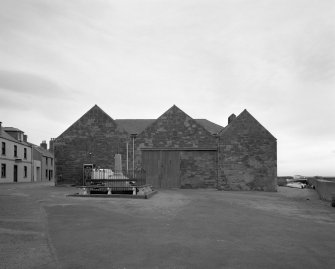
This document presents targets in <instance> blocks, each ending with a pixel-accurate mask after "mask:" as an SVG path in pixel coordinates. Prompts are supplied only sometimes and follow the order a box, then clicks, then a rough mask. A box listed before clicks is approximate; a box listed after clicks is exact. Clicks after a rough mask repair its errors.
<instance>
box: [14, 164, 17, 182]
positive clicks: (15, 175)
mask: <svg viewBox="0 0 335 269" xmlns="http://www.w3.org/2000/svg"><path fill="white" fill-rule="evenodd" d="M14 182H17V165H14Z"/></svg>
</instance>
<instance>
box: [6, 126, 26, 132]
mask: <svg viewBox="0 0 335 269" xmlns="http://www.w3.org/2000/svg"><path fill="white" fill-rule="evenodd" d="M2 129H3V130H4V131H6V132H21V133H23V131H21V130H20V129H18V128H15V127H2Z"/></svg>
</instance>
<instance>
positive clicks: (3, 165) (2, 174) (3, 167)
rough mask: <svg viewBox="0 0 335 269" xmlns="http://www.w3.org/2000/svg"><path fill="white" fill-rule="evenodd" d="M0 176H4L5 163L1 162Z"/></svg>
mask: <svg viewBox="0 0 335 269" xmlns="http://www.w3.org/2000/svg"><path fill="white" fill-rule="evenodd" d="M1 177H6V164H4V163H2V164H1Z"/></svg>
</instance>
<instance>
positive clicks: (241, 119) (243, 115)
mask: <svg viewBox="0 0 335 269" xmlns="http://www.w3.org/2000/svg"><path fill="white" fill-rule="evenodd" d="M246 121H252V122H253V126H254V127H256V126H257V127H259V128H261V129H262V130H263V131H264V133H265V134H267V135H269V136H271V137H272V138H273V139H276V138H275V137H274V136H273V135H272V134H271V133H270V132H269V131H268V130H267V129H266V128H265V127H264V126H263V125H262V124H260V123H259V121H257V120H256V119H255V118H254V117H253V116H252V115H251V114H250V113H249V112H248V111H247V110H246V109H244V110H243V111H242V112H241V113H240V114H239V115H238V116H237V117H236V118H235V119H234V120H233V121H232V122H231V123H230V124H228V125H227V126H226V127H225V128H224V129H223V130H222V131H221V132H220V133H219V135H220V136H223V135H225V134H227V133H229V132H230V130H234V128H235V127H236V126H237V125H238V124H240V123H242V122H246Z"/></svg>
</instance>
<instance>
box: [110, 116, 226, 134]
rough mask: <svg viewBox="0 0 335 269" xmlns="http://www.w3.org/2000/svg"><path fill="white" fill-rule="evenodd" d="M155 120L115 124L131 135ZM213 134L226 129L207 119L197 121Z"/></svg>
mask: <svg viewBox="0 0 335 269" xmlns="http://www.w3.org/2000/svg"><path fill="white" fill-rule="evenodd" d="M154 121H155V119H117V120H115V122H116V123H117V124H118V125H120V126H122V127H123V128H124V129H125V130H126V131H127V132H128V133H129V134H140V133H141V132H142V131H143V130H144V129H145V128H147V127H148V126H149V125H151V124H152V123H153V122H154ZM195 121H196V122H197V123H199V124H200V125H202V126H203V127H204V128H205V129H206V130H207V131H208V132H210V133H211V134H217V133H219V132H220V131H221V130H222V129H224V127H222V126H221V125H218V124H216V123H214V122H211V121H209V120H206V119H195Z"/></svg>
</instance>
